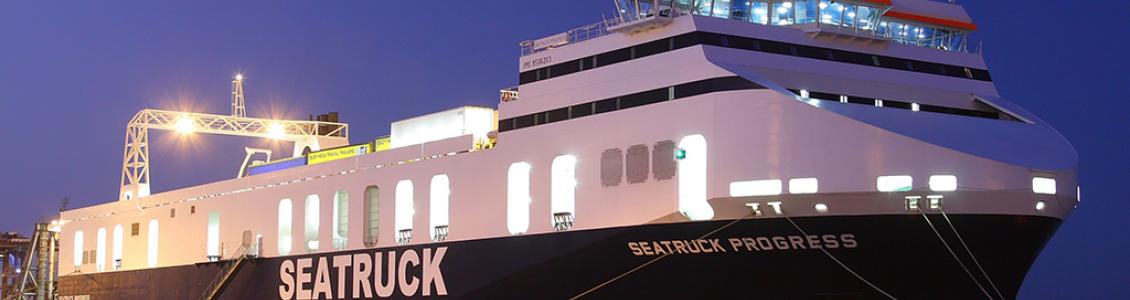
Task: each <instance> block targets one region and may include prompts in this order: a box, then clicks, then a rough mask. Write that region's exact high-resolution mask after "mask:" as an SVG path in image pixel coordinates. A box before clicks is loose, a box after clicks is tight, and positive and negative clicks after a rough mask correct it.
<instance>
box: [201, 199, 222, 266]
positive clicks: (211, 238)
mask: <svg viewBox="0 0 1130 300" xmlns="http://www.w3.org/2000/svg"><path fill="white" fill-rule="evenodd" d="M207 232H208V240H207V244H206V245H207V250H206V252H207V253H206V254H205V255H207V256H208V260H210V261H217V260H219V259H220V255H221V253H220V212H218V211H213V212H210V213H208V231H207Z"/></svg>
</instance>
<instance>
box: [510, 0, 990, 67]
mask: <svg viewBox="0 0 1130 300" xmlns="http://www.w3.org/2000/svg"><path fill="white" fill-rule="evenodd" d="M613 3H614V4H615V6H616V10H617V15H616V16H615V17H613V18H609V19H605V20H601V21H600V22H597V23H593V24H589V25H585V26H581V27H577V28H574V29H572V30H569V31H566V32H563V33H560V34H556V35H553V36H549V37H545V38H541V39H536V40H526V41H523V42H521V43H519V46H520V48H521V54H522V55H523V56H526V55H530V54H533V53H537V52H541V51H544V50H548V49H553V48H558V47H563V46H566V45H570V44H576V43H581V42H584V41H587V40H590V39H594V38H598V37H601V36H605V35H608V34H610V33H614V32H618V31H628V32H633V31H640V30H642V29H646V28H649V27H654V26H662V25H665V24H666V23H667V22H669V20H670V19H672V18H676V17H680V16H687V15H695V16H706V17H713V18H720V19H728V20H738V21H744V22H750V23H755V24H761V25H767V26H785V27H794V28H799V29H802V30H804V31H805V32H806V33H809V35H811V36H813V37H814V38H816V37H820V38H838V39H850V40H863V41H868V42H874V43H898V44H904V45H912V46H919V47H927V48H934V49H939V50H944V51H959V52H974V51H978V50H979V49H976V48H970V46H969V41H968V35H969V33H970V32H972V31H975V30H977V25H975V24H973V21H972V19H971V18H970V17H969V15H968V14H966V13H965V9H964V8H962V7H961V6H958V5H955V4H952V3H947V2H938V1H929V0H916V1H909V0H908V1H897V2H892V1H891V0H787V1H785V0H781V1H775V0H751V1H734V0H651V1H647V0H642V1H641V0H614V1H613Z"/></svg>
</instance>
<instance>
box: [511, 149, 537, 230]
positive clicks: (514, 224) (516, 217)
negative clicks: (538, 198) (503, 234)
mask: <svg viewBox="0 0 1130 300" xmlns="http://www.w3.org/2000/svg"><path fill="white" fill-rule="evenodd" d="M530 201H531V200H530V164H529V163H527V162H516V163H513V164H511V165H510V169H509V170H508V171H507V176H506V229H507V230H509V231H510V234H522V233H525V232H526V230H529V228H530Z"/></svg>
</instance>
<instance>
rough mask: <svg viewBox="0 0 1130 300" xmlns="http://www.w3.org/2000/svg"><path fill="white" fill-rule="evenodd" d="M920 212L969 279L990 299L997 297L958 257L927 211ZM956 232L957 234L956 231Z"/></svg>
mask: <svg viewBox="0 0 1130 300" xmlns="http://www.w3.org/2000/svg"><path fill="white" fill-rule="evenodd" d="M918 213H919V214H921V215H922V219H924V220H926V224H928V225H930V229H931V230H934V235H936V236H938V240H940V241H942V245H943V246H945V247H946V250H948V251H949V252H950V256H952V257H953V260H956V261H957V264H958V265H961V269H963V270H965V275H969V279H972V280H973V283H975V284H977V288H979V289H981V293H984V294H985V297H986V298H989V299H990V300H991V299H995V298H993V295H991V294H989V291H988V290H986V289H985V286H984V285H982V284H981V281H980V280H977V277H975V276H973V272H971V271H969V267H968V266H966V265H965V262H962V261H961V258H959V257H957V252H954V251H953V247H950V243H949V242H946V239H945V238H944V237H942V233H941V232H939V231H938V228H937V227H934V222H933V221H930V217H927V216H926V212H924V211H921V210H919V211H918ZM951 225H952V224H951ZM954 233H955V234H956V231H955V232H954ZM974 260H976V258H974Z"/></svg>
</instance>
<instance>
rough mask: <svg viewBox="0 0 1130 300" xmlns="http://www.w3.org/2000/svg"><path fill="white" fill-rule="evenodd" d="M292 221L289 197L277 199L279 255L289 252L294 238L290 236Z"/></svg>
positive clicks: (291, 205) (291, 206)
mask: <svg viewBox="0 0 1130 300" xmlns="http://www.w3.org/2000/svg"><path fill="white" fill-rule="evenodd" d="M293 221H294V204H293V203H292V202H291V201H290V199H282V201H279V234H278V237H279V255H287V254H290V250H291V247H293V243H294V239H293V238H292V237H291V232H292V231H291V227H293Z"/></svg>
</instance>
